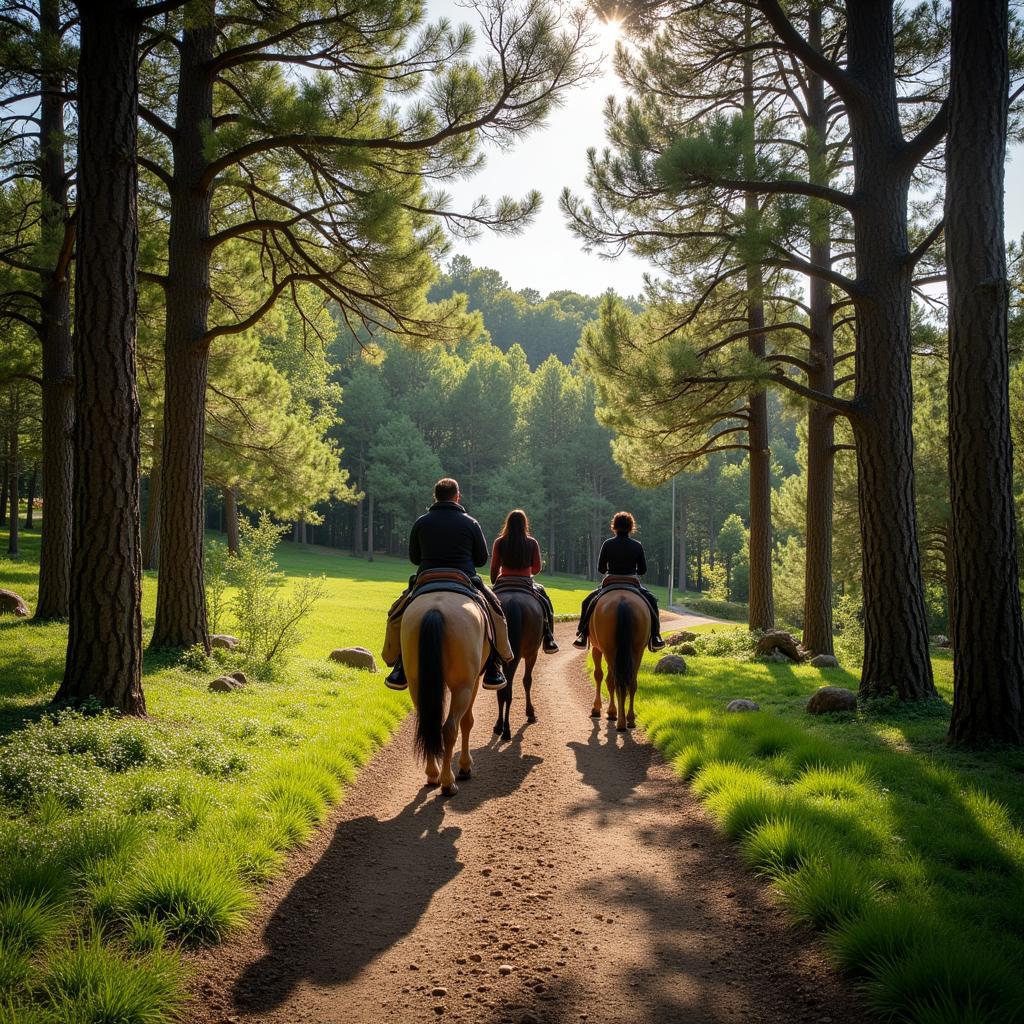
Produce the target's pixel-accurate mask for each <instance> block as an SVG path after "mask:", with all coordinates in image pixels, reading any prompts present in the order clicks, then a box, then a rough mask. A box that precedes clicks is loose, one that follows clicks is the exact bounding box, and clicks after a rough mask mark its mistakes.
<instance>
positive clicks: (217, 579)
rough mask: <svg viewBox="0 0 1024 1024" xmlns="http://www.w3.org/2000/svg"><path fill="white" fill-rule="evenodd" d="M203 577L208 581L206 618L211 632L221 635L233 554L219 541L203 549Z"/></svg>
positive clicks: (211, 542) (209, 542) (213, 541)
mask: <svg viewBox="0 0 1024 1024" xmlns="http://www.w3.org/2000/svg"><path fill="white" fill-rule="evenodd" d="M203 576H204V578H205V581H206V617H207V621H208V622H209V626H210V632H211V633H219V632H220V631H221V630H220V627H221V623H222V621H223V618H224V613H225V611H226V610H227V592H228V587H229V586H230V585H231V553H230V552H229V551H228V547H227V545H226V544H222V543H221V542H220V541H219V540H211V541H208V542H207V544H206V546H205V548H204V549H203Z"/></svg>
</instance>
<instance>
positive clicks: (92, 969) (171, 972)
mask: <svg viewBox="0 0 1024 1024" xmlns="http://www.w3.org/2000/svg"><path fill="white" fill-rule="evenodd" d="M181 982H182V970H181V966H180V964H179V962H178V960H177V959H176V958H174V957H172V956H169V955H167V954H166V953H152V954H150V955H148V956H146V957H140V958H137V959H135V958H131V959H129V958H125V957H122V956H120V955H119V954H118V953H116V952H115V951H114V950H113V949H111V948H109V947H106V946H104V945H103V944H102V942H101V941H100V938H99V936H92V937H90V938H86V939H83V940H81V941H80V942H79V943H77V944H76V945H73V946H70V947H68V948H67V949H66V950H64V951H62V952H60V953H58V954H57V955H56V956H54V957H53V958H52V959H51V960H50V963H49V965H48V971H47V974H46V978H45V980H44V983H43V991H44V992H45V994H46V996H47V998H48V1000H49V1002H50V1004H51V1005H52V1008H53V1011H54V1014H55V1017H56V1019H57V1020H59V1021H61V1022H62V1024H164V1022H168V1021H170V1020H172V1019H173V1017H174V1014H175V1011H176V1010H177V1009H178V1007H179V1006H180V1004H181Z"/></svg>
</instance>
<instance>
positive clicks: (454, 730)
mask: <svg viewBox="0 0 1024 1024" xmlns="http://www.w3.org/2000/svg"><path fill="white" fill-rule="evenodd" d="M472 703H473V686H472V685H470V686H464V687H461V688H460V689H458V690H454V691H452V695H451V702H450V704H449V707H448V717H447V718H446V719H445V722H444V726H443V727H442V729H441V733H442V735H443V736H444V761H443V762H442V763H441V792H442V793H443V794H444V795H445V796H455V794H456V793H458V791H459V787H458V786H456V785H455V773H454V772H453V771H452V757H453V755H454V753H455V741H456V739H458V736H459V725H460V724H461V722H462V718H463V716H464V715H466V714H467V713H468V712H469V709H470V705H471V704H472Z"/></svg>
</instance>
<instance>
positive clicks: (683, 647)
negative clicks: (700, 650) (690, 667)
mask: <svg viewBox="0 0 1024 1024" xmlns="http://www.w3.org/2000/svg"><path fill="white" fill-rule="evenodd" d="M672 650H673V651H675V653H676V654H690V655H694V654H696V653H697V648H696V647H694V646H693V644H690V643H686V644H677V645H676V646H675V647H673V648H672Z"/></svg>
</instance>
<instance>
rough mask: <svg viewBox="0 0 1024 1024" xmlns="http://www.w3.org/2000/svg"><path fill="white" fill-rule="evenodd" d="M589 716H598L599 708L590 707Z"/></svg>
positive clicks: (599, 713) (599, 715) (599, 714)
mask: <svg viewBox="0 0 1024 1024" xmlns="http://www.w3.org/2000/svg"><path fill="white" fill-rule="evenodd" d="M590 717H591V718H600V717H601V709H600V708H591V710H590Z"/></svg>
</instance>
